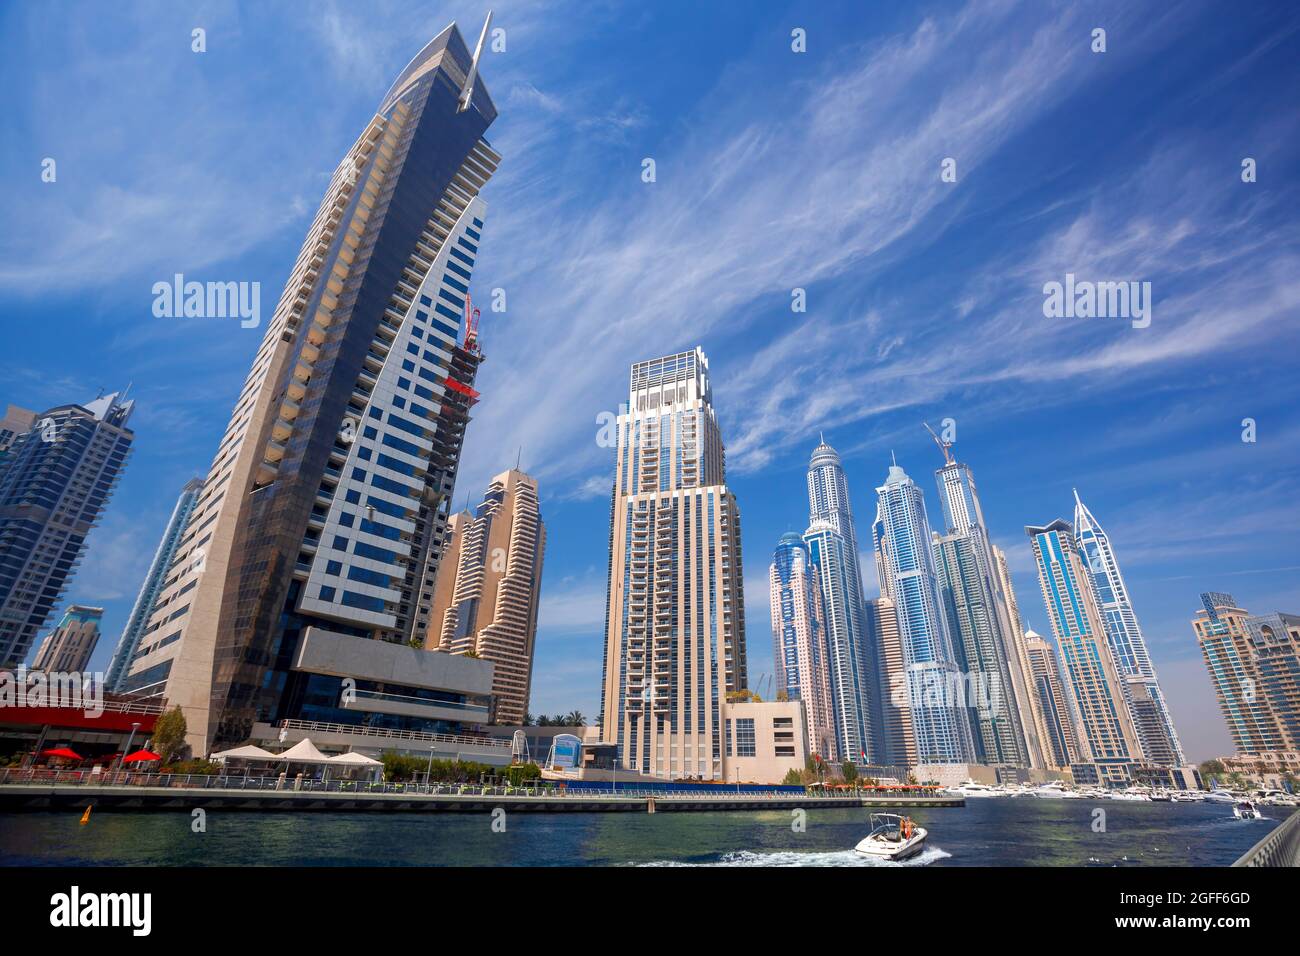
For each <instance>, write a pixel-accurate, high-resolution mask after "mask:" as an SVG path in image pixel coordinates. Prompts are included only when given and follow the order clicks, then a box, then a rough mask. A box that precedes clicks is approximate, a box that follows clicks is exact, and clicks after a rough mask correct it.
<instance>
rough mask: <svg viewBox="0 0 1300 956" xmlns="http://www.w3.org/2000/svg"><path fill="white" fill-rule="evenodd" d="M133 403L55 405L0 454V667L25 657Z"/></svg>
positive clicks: (104, 485) (81, 535) (70, 565)
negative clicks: (55, 406)
mask: <svg viewBox="0 0 1300 956" xmlns="http://www.w3.org/2000/svg"><path fill="white" fill-rule="evenodd" d="M134 405H135V403H134V402H132V401H128V400H127V399H126V397H125V395H124V394H119V393H117V392H114V393H111V394H109V395H101V396H100V397H99V398H97V399H95V400H94V401H93V402H87V403H86V404H85V405H60V406H59V407H57V408H51V409H49V410H48V411H46V412H45V413H43V414H41V415H38V416H36V417H35V420H34V421H33V423H32V425H31V427H30V428H29V429H28V430H27V431H25V432H22V433H17V432H15V433H14V435H13V437H12V438H11V439H9V445H8V448H7V449H6V451H5V453H4V455H3V456H0V667H16V666H17V665H19V664H21V663H22V662H23V661H24V660H25V659H26V657H27V654H28V652H29V651H30V650H31V648H32V644H33V643H34V642H35V640H36V635H37V633H38V632H39V631H41V630H42V629H43V628H44V627H45V624H46V622H47V620H48V619H49V617H50V614H51V613H52V612H53V610H54V607H55V605H57V604H58V603H59V601H60V599H61V598H62V596H63V592H64V590H65V589H66V588H67V586H68V581H69V579H70V578H71V577H72V575H73V572H74V571H75V570H76V568H77V566H78V564H80V562H81V558H82V556H83V555H84V553H85V549H86V536H87V535H89V534H90V531H91V529H92V528H94V527H95V525H96V523H98V521H99V519H100V518H101V517H102V516H103V513H104V508H105V507H106V506H107V504H108V499H109V498H110V497H111V495H112V494H113V489H114V488H115V487H116V485H117V482H118V480H119V479H120V478H121V476H122V469H123V468H124V467H125V466H126V459H127V456H128V455H129V454H130V451H131V442H132V440H133V439H134V437H135V434H134V432H132V431H131V429H129V428H127V421H128V420H129V419H130V417H131V411H132V409H133V408H134Z"/></svg>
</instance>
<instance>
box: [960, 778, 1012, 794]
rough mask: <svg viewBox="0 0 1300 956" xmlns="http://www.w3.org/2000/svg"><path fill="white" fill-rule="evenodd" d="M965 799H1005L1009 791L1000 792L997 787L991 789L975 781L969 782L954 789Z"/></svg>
mask: <svg viewBox="0 0 1300 956" xmlns="http://www.w3.org/2000/svg"><path fill="white" fill-rule="evenodd" d="M953 789H954V790H956V791H957V792H958V793H960V794H961V795H962V796H963V797H1005V796H1007V791H1005V790H999V789H998V788H997V787H990V786H989V785H988V784H986V783H976V782H975V781H974V780H967V781H966V782H965V783H963V784H962V785H961V786H960V787H954V788H953Z"/></svg>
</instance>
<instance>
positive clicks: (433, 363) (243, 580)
mask: <svg viewBox="0 0 1300 956" xmlns="http://www.w3.org/2000/svg"><path fill="white" fill-rule="evenodd" d="M485 37H486V27H485V29H484V34H483V35H482V36H480V38H479V46H478V51H476V53H475V54H474V56H472V57H471V55H470V52H469V50H468V49H467V48H466V46H465V43H464V40H463V39H462V37H461V35H460V32H459V31H458V30H457V29H456V26H455V25H454V24H453V25H451V26H449V27H447V28H446V29H445V30H443V31H442V32H441V33H440V34H438V36H436V37H435V38H434V39H433V40H432V41H430V42H429V43H428V44H427V45H426V46H425V47H424V49H423V50H421V51H420V52H419V54H417V55H416V57H415V58H414V59H413V60H412V61H411V62H410V63H409V64H408V65H407V66H406V68H405V69H404V70H402V71H401V73H400V74H399V75H398V77H397V80H396V81H395V82H394V83H393V85H392V87H391V88H390V89H389V91H388V92H387V94H385V96H384V97H383V99H382V101H381V102H380V105H379V109H378V111H377V112H376V114H375V115H374V117H373V118H372V119H371V120H370V121H369V122H368V123H367V124H366V127H365V129H363V130H362V132H361V134H360V136H358V137H357V139H356V141H355V142H354V143H353V144H352V146H351V147H350V148H349V149H348V151H347V153H346V155H345V156H344V157H343V160H342V162H341V163H340V164H339V166H338V168H337V169H336V170H335V172H334V175H333V176H332V178H331V179H330V183H329V186H328V187H327V189H326V193H325V197H324V199H323V201H322V203H321V205H320V208H319V210H318V211H317V213H316V216H315V218H314V219H313V220H312V223H311V226H310V228H309V230H308V234H307V238H306V241H305V242H304V243H303V246H302V249H301V252H300V253H299V256H298V260H297V262H296V263H295V264H294V267H293V270H292V273H291V275H290V277H289V282H288V284H287V285H286V287H285V289H284V293H283V295H282V296H281V298H280V302H279V304H278V305H277V307H276V310H275V313H274V315H273V316H272V318H271V321H270V322H269V323H267V329H266V334H265V337H264V338H263V340H262V344H261V346H260V348H259V349H258V351H257V354H256V356H255V358H254V360H253V365H252V369H251V371H250V372H249V375H248V378H247V379H246V381H245V384H244V387H243V389H242V391H241V393H240V395H239V397H238V399H237V400H236V403H235V409H234V412H233V414H232V416H231V419H230V424H229V426H228V428H227V430H226V433H225V435H224V436H223V437H222V439H221V442H220V444H219V446H218V448H217V453H216V456H215V458H214V459H213V463H212V467H211V469H210V471H209V473H208V475H207V477H206V479H205V482H204V488H203V491H202V493H201V494H200V497H199V500H198V502H197V503H196V505H195V508H194V513H193V515H192V516H191V518H190V522H189V526H188V528H187V529H186V532H185V534H184V536H183V537H182V539H181V544H180V546H179V548H178V551H177V555H176V557H175V559H174V561H173V564H172V568H171V569H170V573H169V575H168V577H167V579H166V581H165V582H164V585H163V588H162V590H161V592H160V594H159V595H158V598H157V600H156V601H155V603H154V609H153V613H152V615H151V618H150V622H149V625H148V626H147V627H146V629H145V635H144V637H143V638H142V641H141V643H142V647H141V651H143V653H142V654H138V655H137V658H136V660H135V661H134V663H133V664H132V667H131V672H130V675H129V677H128V679H127V683H128V685H132V686H134V687H136V688H141V689H150V688H152V689H154V690H155V691H157V692H159V693H162V694H164V695H165V696H166V697H167V699H168V701H169V702H171V703H173V704H178V705H180V707H181V708H182V710H183V712H184V713H185V716H186V720H187V722H188V728H189V735H188V739H189V742H190V744H191V747H192V748H193V750H194V751H195V752H196V753H197V752H206V751H207V750H208V749H210V747H211V746H212V744H213V742H214V741H221V742H238V741H242V740H246V739H248V737H249V733H250V730H251V728H252V726H253V724H254V723H257V722H266V721H281V720H287V719H297V718H298V717H300V716H301V715H302V714H304V713H305V712H306V710H304V708H307V709H310V710H311V711H312V712H315V713H319V714H327V715H329V716H330V717H331V718H332V719H345V718H352V719H356V715H355V713H353V710H352V704H350V703H348V702H349V701H355V700H357V699H361V698H362V697H363V694H362V691H364V699H366V700H368V701H374V700H385V701H389V700H391V701H392V703H391V705H390V704H384V707H385V708H386V710H385V713H387V714H388V715H390V716H393V717H394V719H396V715H399V714H404V715H406V716H408V717H410V715H411V714H412V713H414V712H413V711H411V710H410V709H409V708H408V709H407V710H405V711H403V710H401V709H400V708H399V707H398V706H397V701H398V699H399V698H404V699H406V700H408V701H409V700H410V699H411V698H412V697H415V696H418V695H419V693H420V692H421V691H422V690H423V689H427V688H424V687H423V685H420V684H419V683H408V680H407V679H408V678H409V681H410V682H417V681H418V680H421V679H426V678H421V677H420V674H419V673H415V671H420V672H421V673H423V671H422V670H421V669H422V668H426V666H431V663H432V662H428V661H425V662H420V661H418V660H416V659H413V658H411V657H410V656H409V655H406V654H399V653H396V652H393V651H392V649H391V647H392V645H394V644H397V645H405V644H407V643H408V642H409V641H411V640H412V638H413V637H414V634H415V630H416V624H417V620H418V619H419V617H420V614H421V610H422V609H423V611H424V612H425V613H427V610H428V605H429V603H431V601H432V588H431V587H430V584H431V582H432V581H433V580H434V579H435V577H436V570H437V559H438V556H439V555H441V553H442V549H443V544H444V537H445V532H446V521H447V517H448V514H449V512H450V501H451V495H452V491H453V488H454V484H455V476H456V468H457V464H458V461H459V457H460V448H461V442H462V439H463V437H464V432H465V426H466V422H467V421H468V412H469V408H470V405H471V404H472V402H473V401H474V399H475V398H476V396H477V393H476V392H475V391H474V389H473V376H474V373H475V371H476V369H477V366H478V362H479V361H480V360H481V355H480V353H479V352H478V347H477V342H476V341H475V338H474V336H473V335H472V334H471V325H472V311H471V309H470V307H469V306H468V303H467V298H468V294H469V284H470V277H471V273H472V270H473V267H474V262H475V259H476V258H477V256H478V252H479V243H480V241H481V239H482V230H483V219H484V216H485V215H486V204H485V203H484V201H483V199H482V198H481V197H480V195H479V192H480V190H481V189H482V188H483V187H484V185H485V184H486V183H487V181H488V179H489V178H490V177H491V176H492V174H493V172H494V171H495V170H496V167H497V163H498V162H499V159H500V157H499V156H498V155H497V153H496V152H495V151H494V150H493V149H492V147H491V146H490V145H489V144H488V142H487V140H486V139H484V134H485V133H486V131H487V128H488V127H489V126H490V125H491V123H492V121H493V120H494V119H495V117H496V108H495V106H494V105H493V103H492V100H491V97H490V96H489V95H488V91H487V89H486V87H485V85H484V83H483V79H482V77H481V76H480V75H479V73H478V56H479V53H480V52H481V51H482V48H483V42H484V38H485ZM466 315H469V316H470V317H471V318H469V319H467V320H466V323H465V326H466V327H465V336H464V338H463V339H462V337H461V323H462V316H466ZM426 594H427V595H428V597H427V598H426V597H425V595H426ZM417 656H418V657H419V658H425V657H427V656H428V655H424V654H418V655H417ZM397 659H400V660H402V661H404V662H406V663H407V665H409V668H408V669H412V673H411V674H409V675H393V674H392V673H391V668H390V664H391V662H392V661H393V660H397ZM367 662H369V663H367ZM372 665H373V666H372ZM468 666H469V665H462V664H461V663H457V664H455V665H454V667H455V668H456V669H457V670H464V669H466V668H467V667H468ZM426 677H427V675H426ZM428 679H432V678H428ZM343 681H352V682H354V684H355V687H353V686H352V684H349V685H348V687H349V689H353V690H356V691H357V693H356V694H354V695H352V696H350V697H348V698H346V700H344V701H343V702H342V703H341V700H340V694H341V691H340V684H341V683H342V682H343ZM345 704H346V706H345ZM426 709H427V708H426ZM416 710H417V711H420V712H421V713H423V710H421V709H420V708H419V707H417V708H416ZM430 712H432V711H430ZM410 719H411V720H412V721H414V720H415V718H414V717H411V718H410Z"/></svg>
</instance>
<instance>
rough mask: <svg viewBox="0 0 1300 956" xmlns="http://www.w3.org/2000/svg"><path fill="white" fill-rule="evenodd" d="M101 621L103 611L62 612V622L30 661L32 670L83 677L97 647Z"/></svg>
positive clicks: (74, 607)
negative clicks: (73, 674)
mask: <svg viewBox="0 0 1300 956" xmlns="http://www.w3.org/2000/svg"><path fill="white" fill-rule="evenodd" d="M103 617H104V609H103V608H102V607H86V606H85V605H83V604H71V605H69V606H68V609H67V610H66V611H64V612H63V620H61V621H59V626H58V627H56V628H55V629H54V630H52V631H51V632H50V633H49V634H48V635H47V636H46V638H45V640H43V641H41V646H40V648H39V649H38V650H37V651H36V658H35V660H33V661H32V670H36V671H46V672H49V673H54V672H59V673H64V674H67V673H72V672H76V673H83V672H85V670H86V668H87V667H88V666H89V664H90V657H91V655H92V654H94V653H95V645H96V644H98V643H99V622H100V621H101V620H102V619H103Z"/></svg>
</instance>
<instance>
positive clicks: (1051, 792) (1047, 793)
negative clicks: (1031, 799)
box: [1034, 780, 1083, 800]
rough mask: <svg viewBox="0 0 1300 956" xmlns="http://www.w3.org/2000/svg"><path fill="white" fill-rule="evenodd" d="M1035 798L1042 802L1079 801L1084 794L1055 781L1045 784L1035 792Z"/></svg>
mask: <svg viewBox="0 0 1300 956" xmlns="http://www.w3.org/2000/svg"><path fill="white" fill-rule="evenodd" d="M1034 796H1036V797H1038V798H1039V799H1040V800H1079V799H1082V797H1083V794H1081V793H1079V792H1078V791H1077V790H1070V789H1068V788H1067V787H1066V786H1065V784H1063V783H1061V781H1059V780H1053V781H1051V782H1050V783H1045V784H1043V785H1042V786H1041V787H1039V788H1038V789H1036V790H1035V791H1034Z"/></svg>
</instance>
